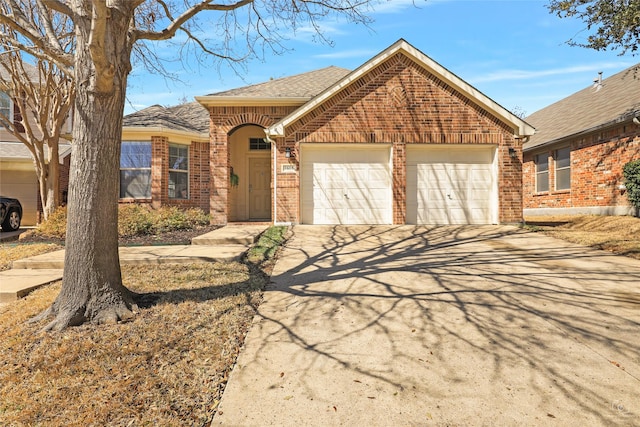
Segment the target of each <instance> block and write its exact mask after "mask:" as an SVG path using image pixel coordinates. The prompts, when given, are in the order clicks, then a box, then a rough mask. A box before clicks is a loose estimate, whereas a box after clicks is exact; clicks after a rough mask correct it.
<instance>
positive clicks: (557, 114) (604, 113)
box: [523, 64, 640, 151]
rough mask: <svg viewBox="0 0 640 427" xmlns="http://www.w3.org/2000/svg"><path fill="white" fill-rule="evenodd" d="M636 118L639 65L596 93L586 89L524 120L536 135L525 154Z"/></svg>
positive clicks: (639, 103) (639, 97) (639, 95)
mask: <svg viewBox="0 0 640 427" xmlns="http://www.w3.org/2000/svg"><path fill="white" fill-rule="evenodd" d="M638 114H640V64H636V65H634V66H632V67H630V68H627V69H626V70H624V71H621V72H619V73H617V74H615V75H613V76H611V77H609V78H606V79H604V80H603V81H602V85H601V87H600V89H599V90H596V88H594V87H592V86H589V87H588V88H586V89H583V90H581V91H579V92H576V93H574V94H573V95H570V96H568V97H566V98H564V99H562V100H560V101H558V102H556V103H554V104H551V105H549V106H548V107H545V108H543V109H542V110H539V111H536V112H535V113H533V114H531V115H530V116H529V117H527V118H526V119H525V120H526V121H527V122H528V123H530V124H531V125H532V126H533V127H535V128H536V133H535V135H533V136H532V137H531V138H530V140H529V141H528V142H527V143H525V144H524V146H523V148H524V150H525V151H527V150H531V149H533V148H536V147H540V146H542V145H547V144H552V143H554V142H559V141H562V140H564V139H566V138H570V137H572V136H575V135H578V134H581V133H586V132H589V131H594V130H597V129H598V128H601V127H605V126H609V125H612V124H615V123H619V122H623V121H625V120H629V119H631V118H633V117H634V116H636V115H638Z"/></svg>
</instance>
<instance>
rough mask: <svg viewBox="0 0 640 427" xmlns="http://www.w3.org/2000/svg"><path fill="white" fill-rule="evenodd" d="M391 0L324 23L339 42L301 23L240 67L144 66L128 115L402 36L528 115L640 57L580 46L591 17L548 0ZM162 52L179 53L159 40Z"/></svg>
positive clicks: (357, 60) (321, 63)
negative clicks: (555, 7) (276, 48)
mask: <svg viewBox="0 0 640 427" xmlns="http://www.w3.org/2000/svg"><path fill="white" fill-rule="evenodd" d="M415 4H416V6H415V7H414V6H413V3H412V1H411V0H392V1H390V2H387V3H384V4H383V5H381V6H378V7H377V8H376V10H375V11H374V12H373V13H372V14H371V17H372V18H373V19H374V22H373V23H372V24H371V25H370V26H369V28H367V27H365V26H363V25H355V24H353V23H348V22H336V21H335V20H332V21H327V22H323V23H322V25H323V27H322V28H323V31H324V34H325V35H326V36H328V37H329V38H330V39H331V40H332V41H333V46H328V45H324V44H318V43H314V42H313V41H312V36H311V32H310V31H308V29H305V28H302V29H300V30H299V31H298V32H297V33H296V34H295V35H292V36H291V38H290V39H289V40H288V41H285V42H284V43H285V46H286V47H287V48H288V49H289V51H288V52H286V53H284V54H282V55H279V56H277V55H270V54H267V55H266V57H265V58H264V60H252V61H249V62H247V64H246V70H245V71H242V70H240V73H239V74H238V72H237V71H234V70H232V69H231V67H229V66H227V65H225V64H221V66H218V65H214V64H213V63H212V64H211V65H210V66H208V65H198V64H197V63H196V61H194V60H191V59H190V58H186V61H174V62H170V63H167V65H166V67H167V69H168V70H169V71H171V72H173V73H175V74H176V75H177V76H178V77H179V81H172V80H167V79H166V78H164V77H162V76H160V75H157V74H152V73H149V72H148V71H146V70H145V69H143V68H140V67H136V68H134V71H133V72H132V74H131V76H130V79H129V88H128V93H127V97H128V103H127V105H126V106H125V114H129V113H131V112H133V111H136V110H139V109H142V108H145V107H148V106H150V105H153V104H160V105H175V104H179V103H180V102H181V101H182V100H183V99H187V100H188V101H192V100H193V98H194V97H195V96H198V95H206V94H209V93H215V92H219V91H223V90H227V89H231V88H235V87H240V86H245V85H248V84H254V83H261V82H264V81H267V80H269V79H270V78H280V77H285V76H290V75H294V74H299V73H304V72H307V71H311V70H315V69H318V68H323V67H327V66H329V65H336V66H339V67H344V68H348V69H355V68H357V67H358V66H360V65H362V64H363V63H364V62H366V61H367V60H369V59H370V58H371V57H373V56H375V55H376V54H377V53H379V52H380V51H382V50H384V49H385V48H387V47H388V46H390V45H391V44H393V43H394V42H395V41H397V40H398V39H400V38H404V39H405V40H406V41H407V42H409V43H410V44H412V45H413V46H415V47H416V48H417V49H419V50H420V51H422V52H423V53H424V54H426V55H427V56H429V57H431V58H432V59H433V60H435V61H436V62H438V63H440V64H441V65H442V66H444V67H445V68H447V69H449V70H450V71H452V72H453V73H455V74H457V75H458V76H459V77H461V78H462V79H463V80H465V81H467V82H468V83H470V84H472V85H473V86H475V87H476V88H477V89H479V90H480V91H482V92H483V93H484V94H485V95H487V96H489V97H490V98H492V99H493V100H494V101H496V102H498V103H499V104H501V105H502V106H504V107H505V108H507V109H509V110H512V111H514V110H516V112H519V111H524V112H525V113H526V115H529V114H531V113H533V112H535V111H537V110H539V109H540V108H543V107H545V106H547V105H549V104H551V103H553V102H555V101H558V100H560V99H562V98H564V97H566V96H568V95H570V94H572V93H574V92H576V91H578V90H581V89H583V88H585V87H588V86H590V85H591V84H592V83H593V79H594V78H595V77H597V74H598V72H600V71H602V72H603V77H605V78H606V77H607V76H611V75H612V74H615V73H616V72H618V71H621V70H623V69H625V68H627V67H629V66H631V65H633V64H635V63H638V62H640V57H638V56H635V57H634V56H631V55H630V54H627V55H625V56H618V53H617V52H615V51H606V52H596V51H593V50H590V49H585V48H580V47H571V46H569V45H567V44H566V43H565V42H566V41H567V40H569V39H570V38H574V39H576V40H578V41H580V40H585V39H586V36H587V32H586V31H585V26H584V24H583V23H582V22H580V21H578V20H572V19H560V18H558V17H556V16H555V15H552V14H550V13H549V12H548V10H547V8H546V7H545V5H546V4H547V2H546V1H543V0H512V1H506V0H504V1H500V0H493V1H483V0H429V1H426V2H425V1H422V0H416V1H415ZM156 50H157V52H158V54H159V55H160V56H163V55H167V56H165V57H166V58H169V57H170V56H169V55H172V54H175V50H174V49H171V48H168V47H166V46H162V45H159V46H158V47H157V49H156Z"/></svg>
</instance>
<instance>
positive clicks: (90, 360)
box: [0, 263, 268, 426]
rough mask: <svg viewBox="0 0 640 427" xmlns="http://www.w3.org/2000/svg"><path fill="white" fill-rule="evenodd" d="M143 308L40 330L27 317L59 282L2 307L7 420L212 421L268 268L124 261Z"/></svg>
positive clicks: (1, 396) (2, 400)
mask: <svg viewBox="0 0 640 427" xmlns="http://www.w3.org/2000/svg"><path fill="white" fill-rule="evenodd" d="M122 272H123V281H124V283H125V285H126V286H127V287H129V288H130V289H131V290H133V291H135V292H138V293H141V294H144V298H143V301H145V304H144V305H145V308H142V309H141V310H140V312H139V313H138V314H137V315H136V316H135V318H134V319H133V320H132V321H130V322H128V323H123V324H117V325H102V326H94V325H83V326H80V327H75V328H69V329H67V330H65V331H63V332H60V333H42V332H39V330H40V329H41V328H42V327H43V326H44V325H43V324H38V325H29V324H25V323H24V322H25V321H26V320H27V319H29V318H31V317H32V316H34V315H36V314H37V313H39V312H40V311H41V310H44V309H45V308H46V307H48V306H49V305H50V304H51V303H52V301H53V300H54V298H55V296H56V295H57V293H58V292H59V290H60V284H59V283H58V284H55V285H51V286H47V287H45V288H42V289H40V290H37V291H35V292H33V293H32V294H30V295H29V296H27V297H26V298H24V299H22V300H19V301H16V302H15V303H12V304H9V305H8V306H6V307H4V308H3V312H2V316H0V336H2V340H0V419H2V420H3V424H4V425H55V426H92V425H95V426H103V425H205V424H206V423H208V422H209V421H210V420H211V418H212V416H213V413H214V411H215V409H216V407H217V404H218V401H219V399H220V397H221V392H222V389H223V387H224V384H225V383H226V379H227V376H228V374H229V372H230V370H231V367H232V366H233V364H234V363H235V360H236V357H237V354H238V352H239V350H240V348H241V346H242V344H243V341H244V337H245V334H246V332H247V330H248V328H249V326H250V324H251V321H252V318H253V316H254V314H255V311H256V307H257V306H258V304H259V302H260V300H261V290H262V289H263V288H264V286H265V284H266V280H268V277H266V276H265V275H263V274H256V273H254V272H252V269H251V268H249V266H248V265H245V264H242V263H224V264H222V263H213V264H206V263H202V264H191V265H175V264H174V265H172V264H167V265H156V266H126V265H124V266H123V267H122Z"/></svg>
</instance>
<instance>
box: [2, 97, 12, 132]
mask: <svg viewBox="0 0 640 427" xmlns="http://www.w3.org/2000/svg"><path fill="white" fill-rule="evenodd" d="M12 107H13V105H12V104H11V98H10V97H9V95H7V94H6V93H4V92H0V115H1V116H3V117H5V118H6V119H7V120H8V121H10V122H12V121H13V108H12ZM0 126H1V125H0Z"/></svg>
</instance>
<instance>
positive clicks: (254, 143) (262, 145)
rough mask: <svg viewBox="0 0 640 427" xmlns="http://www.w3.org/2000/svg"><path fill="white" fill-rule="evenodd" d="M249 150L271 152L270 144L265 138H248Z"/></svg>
mask: <svg viewBox="0 0 640 427" xmlns="http://www.w3.org/2000/svg"><path fill="white" fill-rule="evenodd" d="M249 150H271V143H270V142H269V141H268V140H267V139H266V138H249Z"/></svg>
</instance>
